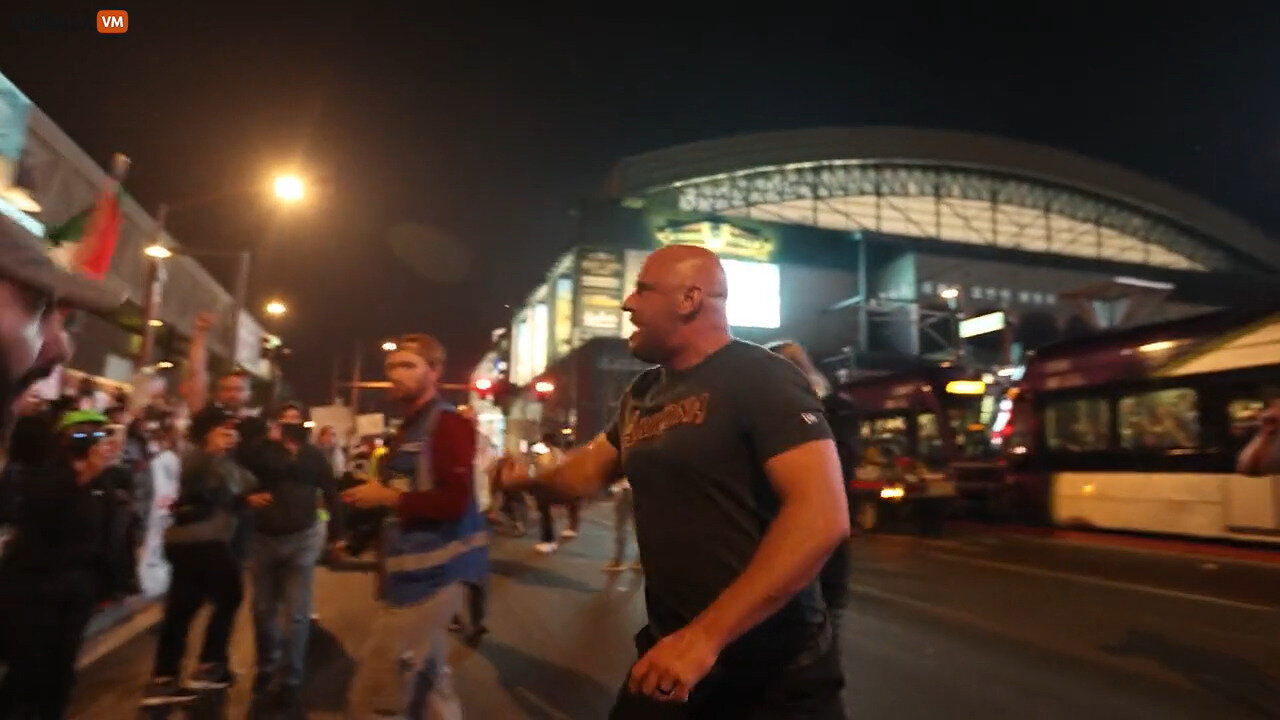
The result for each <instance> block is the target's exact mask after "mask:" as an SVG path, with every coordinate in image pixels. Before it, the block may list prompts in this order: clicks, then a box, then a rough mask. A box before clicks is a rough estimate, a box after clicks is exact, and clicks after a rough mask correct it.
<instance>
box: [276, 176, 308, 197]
mask: <svg viewBox="0 0 1280 720" xmlns="http://www.w3.org/2000/svg"><path fill="white" fill-rule="evenodd" d="M275 191H276V197H277V198H280V199H281V200H283V201H285V202H287V203H295V202H298V201H299V200H301V199H302V198H303V197H305V196H306V194H307V186H306V184H305V183H303V182H302V178H300V177H298V176H297V175H280V176H278V177H276V181H275Z"/></svg>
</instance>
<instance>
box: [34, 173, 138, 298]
mask: <svg viewBox="0 0 1280 720" xmlns="http://www.w3.org/2000/svg"><path fill="white" fill-rule="evenodd" d="M113 166H114V167H113V171H112V173H111V174H110V175H109V176H108V178H107V182H106V184H105V185H104V186H103V188H102V191H101V192H100V193H98V197H97V199H96V200H94V203H93V205H92V206H90V207H87V208H85V209H84V210H82V211H80V212H79V213H77V214H76V215H74V216H72V217H71V218H70V219H69V220H67V221H66V222H64V223H62V224H61V225H59V226H57V227H53V228H50V229H49V230H48V232H47V233H46V236H47V237H48V239H49V242H50V244H52V245H53V246H54V247H55V248H56V251H55V253H54V255H55V259H56V260H58V261H59V262H61V263H63V264H65V265H66V266H68V267H70V268H74V269H76V270H78V271H80V272H83V273H84V274H86V275H88V276H89V277H92V278H94V279H96V280H101V279H102V278H103V277H105V276H106V274H107V271H108V270H110V269H111V256H112V255H113V254H114V253H115V250H116V241H117V240H118V239H119V237H120V224H121V221H122V215H121V212H120V199H121V197H122V196H123V195H124V186H123V185H121V182H120V181H121V179H123V177H124V173H125V170H126V169H127V168H128V158H125V157H124V156H123V155H117V156H116V157H115V158H114V159H113ZM59 256H60V257H59Z"/></svg>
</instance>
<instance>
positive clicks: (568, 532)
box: [560, 528, 578, 540]
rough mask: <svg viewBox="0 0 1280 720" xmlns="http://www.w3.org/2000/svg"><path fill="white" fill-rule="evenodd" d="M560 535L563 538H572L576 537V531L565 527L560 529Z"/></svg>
mask: <svg viewBox="0 0 1280 720" xmlns="http://www.w3.org/2000/svg"><path fill="white" fill-rule="evenodd" d="M560 537H562V538H564V539H565V540H572V539H574V538H576V537H578V531H577V530H574V529H573V528H565V529H564V530H561V531H560Z"/></svg>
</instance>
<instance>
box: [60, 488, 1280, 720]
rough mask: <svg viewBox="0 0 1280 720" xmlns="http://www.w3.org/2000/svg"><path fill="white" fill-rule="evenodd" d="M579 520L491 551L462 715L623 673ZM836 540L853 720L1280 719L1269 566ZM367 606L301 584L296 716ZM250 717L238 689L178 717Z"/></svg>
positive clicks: (127, 702)
mask: <svg viewBox="0 0 1280 720" xmlns="http://www.w3.org/2000/svg"><path fill="white" fill-rule="evenodd" d="M585 515H586V519H585V520H584V524H583V533H582V536H581V537H579V538H578V539H576V540H574V541H572V542H569V543H566V544H565V545H563V546H562V547H561V550H560V551H559V552H557V553H556V554H554V555H551V556H541V555H538V554H536V553H535V552H534V551H533V548H532V539H528V538H527V539H510V538H499V539H498V540H497V541H496V543H495V546H494V549H493V577H492V584H491V589H490V607H489V621H488V625H489V627H490V630H491V632H490V634H489V635H488V636H486V637H485V638H484V639H483V641H481V642H480V643H479V645H478V646H477V647H475V648H470V647H467V646H464V645H462V644H458V645H457V646H456V647H454V648H453V652H452V658H453V660H454V665H455V671H456V676H457V683H458V688H459V693H460V695H461V696H462V698H463V700H464V703H465V706H466V711H467V716H468V717H471V718H486V719H487V718H500V719H505V718H513V719H515V718H534V719H537V720H562V719H564V718H575V719H576V718H584V719H585V718H603V717H605V716H606V715H607V713H608V709H609V707H610V706H611V704H612V702H613V697H614V694H615V692H616V689H617V687H618V685H619V683H620V682H621V681H622V679H623V678H624V677H625V675H626V673H627V670H628V669H629V667H630V665H631V663H632V662H633V661H634V659H635V658H634V652H633V650H632V644H631V635H632V633H634V631H635V630H636V629H638V628H639V627H640V626H641V625H642V624H643V612H644V599H643V592H642V589H643V577H642V576H641V575H640V574H639V573H632V572H627V573H622V574H606V573H604V572H602V571H601V566H602V565H603V563H604V562H605V561H606V560H607V559H608V554H609V552H610V551H611V547H612V527H611V526H610V525H609V523H608V520H610V519H611V518H612V513H611V512H610V511H609V509H608V508H607V507H603V506H598V507H597V508H593V509H591V510H589V511H588V512H587V513H585ZM852 542H853V543H854V549H855V558H856V559H855V571H854V579H853V582H852V584H851V587H850V593H851V606H850V609H849V611H848V616H847V619H846V622H845V627H844V633H843V637H842V643H843V657H844V663H845V668H846V674H847V678H848V686H847V690H846V696H845V697H846V707H847V708H848V710H849V716H850V717H851V718H1003V717H1008V718H1085V717H1087V718H1118V719H1119V718H1123V719H1124V720H1131V719H1132V718H1237V717H1238V718H1256V717H1280V690H1278V689H1277V688H1278V687H1280V683H1277V675H1280V659H1278V658H1280V653H1278V650H1277V643H1278V641H1280V609H1277V608H1280V565H1270V564H1266V563H1243V562H1227V561H1206V560H1205V559H1203V558H1190V557H1186V556H1179V555H1165V554H1160V553H1153V552H1134V551H1131V550H1122V549H1111V548H1096V547H1091V546H1087V545H1080V544H1076V543H1069V542H1061V541H1056V540H1045V539H1036V538H1027V537H1018V536H1008V535H1003V534H999V533H992V532H986V531H979V532H973V531H966V532H965V533H963V534H953V535H951V536H948V537H945V538H942V539H930V540H923V539H917V538H911V537H906V536H894V535H877V536H871V537H860V538H855V539H854V540H852ZM371 597H372V594H371V581H370V579H369V578H368V577H367V576H365V575H361V574H353V573H331V572H326V571H321V573H320V574H319V576H318V577H317V610H318V613H319V615H320V617H319V620H318V621H317V623H316V626H315V629H314V630H313V634H312V644H311V648H310V660H309V665H308V667H309V669H310V677H309V678H308V684H307V687H306V691H305V698H304V700H305V705H306V707H307V714H308V716H309V717H313V718H328V717H341V708H342V702H343V698H344V697H345V693H346V689H347V685H348V684H349V681H350V679H351V676H352V673H353V671H354V667H355V662H356V660H355V658H356V657H357V656H358V653H359V646H360V642H361V641H362V639H363V638H364V637H365V635H366V633H367V628H368V623H369V617H370V612H371V610H372V601H371ZM239 622H240V627H239V628H238V630H237V633H236V636H235V641H234V649H233V656H234V657H233V665H234V666H235V667H236V668H237V669H239V670H241V671H242V672H243V673H244V676H243V677H244V678H245V679H246V680H247V678H248V677H249V673H250V672H251V671H252V667H253V652H252V644H253V639H252V635H251V633H250V628H249V617H248V612H247V611H243V610H242V612H241V615H240V618H239ZM193 644H194V643H193ZM154 646H155V641H154V637H153V636H152V635H151V634H149V633H148V634H144V635H141V636H139V637H137V638H136V639H134V640H133V641H131V642H129V643H127V644H125V645H124V646H122V647H121V648H119V649H118V650H116V651H115V652H112V653H110V654H108V655H106V656H104V657H102V658H100V659H99V660H97V661H96V662H94V663H93V664H92V665H90V666H89V667H88V668H86V669H85V670H84V671H83V672H82V673H81V676H80V681H79V685H78V687H77V691H76V696H75V700H74V707H73V711H72V716H73V717H78V718H129V717H140V715H139V714H138V711H137V709H136V707H137V701H138V698H139V696H140V693H141V689H142V686H143V684H144V682H145V681H146V679H147V673H148V670H149V667H150V663H151V658H152V653H153V652H154ZM248 707H249V689H248V683H247V682H243V683H241V684H239V685H237V686H236V687H234V688H232V690H231V691H230V692H229V693H228V694H227V695H226V697H225V698H220V699H219V698H209V699H207V701H206V702H205V703H204V704H202V705H197V706H196V707H195V712H193V713H191V715H190V716H192V717H230V718H242V717H246V716H247V712H248ZM153 717H154V716H153ZM174 717H178V715H176V714H175V715H174Z"/></svg>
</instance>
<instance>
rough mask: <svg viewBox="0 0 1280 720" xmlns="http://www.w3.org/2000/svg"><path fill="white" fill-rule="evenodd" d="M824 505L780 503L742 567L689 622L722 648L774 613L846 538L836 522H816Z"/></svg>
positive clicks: (820, 567)
mask: <svg viewBox="0 0 1280 720" xmlns="http://www.w3.org/2000/svg"><path fill="white" fill-rule="evenodd" d="M825 510H826V508H819V509H817V510H816V512H815V511H813V509H811V508H808V507H805V506H802V505H796V504H790V505H787V504H784V505H783V507H782V510H781V511H780V512H779V513H778V517H777V518H776V519H774V521H773V523H771V524H770V525H769V529H768V530H766V531H765V534H764V537H763V538H762V539H761V541H760V547H759V549H757V550H756V554H755V556H754V557H753V558H751V562H750V563H748V565H747V568H746V570H744V571H743V572H742V575H740V576H738V579H737V580H735V581H734V582H733V583H732V584H731V585H729V587H727V588H725V590H724V592H722V593H720V597H718V598H716V600H715V601H714V602H712V603H711V605H710V606H708V607H707V609H706V610H704V611H702V613H701V614H699V615H698V616H697V617H696V618H694V619H693V622H691V623H690V624H689V625H690V627H697V628H699V629H700V630H702V631H703V632H706V633H707V634H708V635H709V636H710V637H711V638H712V639H713V640H714V642H716V643H717V644H718V645H719V646H720V647H722V648H723V647H724V646H726V645H728V644H729V643H731V642H733V641H734V640H736V639H738V638H739V637H740V636H742V634H743V633H745V632H747V631H748V630H750V629H751V628H753V627H755V626H756V625H759V624H760V623H761V622H763V621H764V620H766V619H767V618H768V617H769V616H770V615H773V614H774V613H775V612H777V611H778V610H779V609H781V608H782V606H783V605H785V604H786V603H787V601H789V600H790V599H791V598H793V597H795V595H796V594H797V593H799V592H800V591H801V590H803V589H804V587H805V586H806V585H808V584H809V583H811V582H813V579H814V578H815V577H817V575H818V572H819V571H820V570H821V569H822V566H823V564H824V563H825V562H826V560H827V558H828V557H829V556H830V555H831V551H832V550H833V549H834V548H835V547H836V546H837V545H838V544H839V543H840V542H843V540H844V538H845V533H844V532H842V531H840V529H839V527H838V526H837V525H836V524H834V523H822V522H820V523H818V524H816V525H815V522H814V518H815V517H821V516H822V513H823V512H824V511H825Z"/></svg>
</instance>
